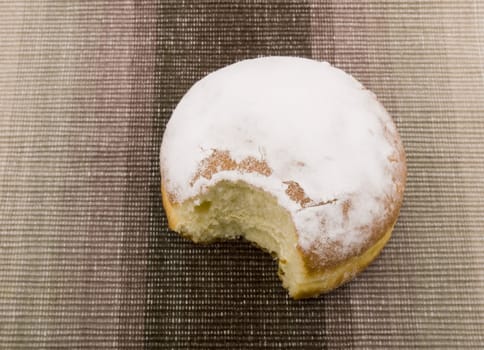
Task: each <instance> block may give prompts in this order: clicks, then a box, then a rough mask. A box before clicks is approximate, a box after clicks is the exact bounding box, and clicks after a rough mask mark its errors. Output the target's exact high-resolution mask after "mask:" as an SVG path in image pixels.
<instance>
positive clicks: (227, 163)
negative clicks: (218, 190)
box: [191, 149, 272, 185]
mask: <svg viewBox="0 0 484 350" xmlns="http://www.w3.org/2000/svg"><path fill="white" fill-rule="evenodd" d="M230 170H239V171H241V172H243V173H259V174H261V175H264V176H270V175H271V174H272V169H271V168H270V167H269V165H267V162H266V161H265V160H258V159H256V158H254V157H247V158H244V159H243V160H242V161H241V162H236V161H235V160H234V159H233V158H232V157H231V156H230V152H229V151H226V150H218V149H215V150H213V152H212V154H211V155H210V156H208V157H207V158H205V159H203V160H202V161H201V162H200V166H199V169H198V172H197V174H196V175H195V176H194V177H193V179H192V181H191V185H193V184H194V183H195V182H196V181H197V180H198V179H200V178H201V177H203V178H206V179H208V180H210V179H211V178H212V176H213V175H214V174H216V173H218V172H221V171H230Z"/></svg>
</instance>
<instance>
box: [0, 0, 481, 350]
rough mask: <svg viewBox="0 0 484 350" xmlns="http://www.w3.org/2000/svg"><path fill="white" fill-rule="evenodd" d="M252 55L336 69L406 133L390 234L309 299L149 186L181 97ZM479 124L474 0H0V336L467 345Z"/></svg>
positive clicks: (12, 345) (244, 344)
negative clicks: (182, 231) (184, 217)
mask: <svg viewBox="0 0 484 350" xmlns="http://www.w3.org/2000/svg"><path fill="white" fill-rule="evenodd" d="M260 55H297V56H304V57H313V58H317V59H324V60H328V61H330V62H332V63H333V64H335V65H336V66H338V67H340V68H343V69H344V70H346V71H348V72H350V73H352V74H353V75H354V76H355V77H356V78H358V79H359V80H361V81H362V82H363V83H364V84H365V85H366V86H367V87H368V88H370V89H372V90H373V91H374V92H375V93H376V94H377V96H378V97H379V98H380V100H381V101H382V102H383V104H384V105H385V106H386V108H387V109H388V111H389V112H390V114H391V115H392V116H393V117H394V119H395V121H396V123H397V126H398V128H399V130H400V133H401V136H402V139H403V142H404V144H405V147H406V150H407V156H408V168H409V174H408V175H409V176H408V185H407V190H406V196H405V203H404V206H403V209H402V212H401V217H400V220H399V222H398V225H397V226H396V229H395V231H394V236H393V238H392V240H391V241H390V243H389V244H388V246H387V248H386V249H385V250H384V252H383V253H382V255H381V257H380V258H379V259H378V260H377V261H376V262H375V263H374V264H372V265H371V266H370V267H369V268H368V270H367V271H366V272H365V273H363V274H362V275H361V276H359V277H358V278H357V279H356V280H355V281H353V282H352V283H350V284H348V285H346V286H344V287H342V288H340V289H338V290H336V291H334V292H333V293H331V294H328V295H326V296H322V297H320V298H317V299H313V300H306V301H298V302H295V301H292V300H290V299H289V298H288V297H287V295H286V292H285V291H284V290H283V289H282V287H281V285H280V283H279V281H278V278H277V277H276V265H275V263H274V262H273V261H272V260H271V258H270V257H269V256H268V255H266V254H264V253H262V252H260V251H258V250H257V249H255V248H253V247H252V246H250V245H249V244H247V243H244V242H229V243H220V244H215V245H212V246H207V247H200V246H195V245H193V244H191V243H190V242H188V241H186V240H184V239H181V238H179V237H178V236H177V235H176V234H174V233H173V232H170V231H169V230H168V229H167V226H166V219H165V216H164V213H163V211H162V208H161V206H160V195H159V180H160V179H159V172H158V167H159V163H158V151H159V145H160V142H161V137H162V133H163V130H164V126H165V124H166V122H167V120H168V118H169V117H170V114H171V112H172V110H173V108H174V107H175V105H176V103H177V101H178V100H179V99H180V98H181V96H182V95H183V94H184V92H185V91H186V90H187V88H188V87H190V86H191V84H193V83H194V82H195V81H196V80H197V79H199V78H201V77H202V76H203V75H205V74H206V73H208V72H210V71H212V70H214V69H217V68H219V67H222V66H224V65H226V64H229V63H232V62H234V61H236V60H240V59H243V58H248V57H256V56H260ZM483 140H484V3H483V2H482V1H481V0H462V1H450V0H433V1H430V0H429V1H408V0H391V1H384V0H381V1H375V0H364V1H358V0H345V1H321V2H320V1H316V0H311V1H296V0H294V1H276V0H271V1H260V0H251V1H249V0H246V1H215V0H212V1H175V0H173V1H154V0H152V1H150V0H143V1H134V0H131V1H108V0H104V1H102V0H98V1H80V0H79V1H75V0H73V1H61V0H59V1H48V0H44V1H7V0H0V348H1V349H17V348H18V349H20V348H59V349H76V348H157V347H158V348H171V349H186V348H192V349H202V348H205V349H208V348H226V349H247V348H269V349H296V348H297V349H324V348H345V349H351V348H355V349H356V348H358V349H359V348H368V349H376V348H381V349H389V348H439V349H442V348H450V349H463V348H475V349H478V348H481V349H482V348H484V272H483V268H484V209H483V207H484V141H483ZM288 147H290V144H288Z"/></svg>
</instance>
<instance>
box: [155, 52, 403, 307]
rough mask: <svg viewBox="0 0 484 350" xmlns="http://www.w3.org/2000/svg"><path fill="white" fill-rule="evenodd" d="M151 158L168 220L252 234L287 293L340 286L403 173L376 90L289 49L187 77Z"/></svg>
mask: <svg viewBox="0 0 484 350" xmlns="http://www.w3.org/2000/svg"><path fill="white" fill-rule="evenodd" d="M160 166H161V190H162V199H163V205H164V208H165V211H166V214H167V218H168V223H169V227H170V228H171V229H172V230H174V231H177V232H179V233H180V234H181V235H183V236H185V237H187V238H189V239H191V240H193V241H194V242H211V241H214V240H220V239H231V238H237V237H244V238H245V239H247V240H249V241H250V242H253V243H255V244H256V245H257V246H259V247H261V248H262V249H264V250H266V251H268V252H270V253H272V254H273V255H274V257H276V258H277V260H278V265H279V276H280V278H281V280H282V282H283V285H284V287H285V288H287V289H288V291H289V294H290V295H291V296H292V297H293V298H295V299H298V298H305V297H313V296H317V295H319V294H321V293H324V292H328V291H330V290H332V289H334V288H336V287H338V286H339V285H341V284H342V283H344V282H346V281H348V280H350V279H351V278H353V277H354V276H355V275H356V274H357V273H358V272H360V271H362V270H363V269H364V268H365V267H366V266H367V265H368V264H369V263H370V262H371V261H373V260H374V259H375V258H376V257H377V255H378V254H379V252H380V251H381V249H382V248H383V246H384V245H385V244H386V243H387V241H388V239H389V238H390V235H391V232H392V229H393V226H394V224H395V222H396V220H397V217H398V213H399V210H400V206H401V204H402V200H403V191H404V187H405V179H406V161H405V152H404V149H403V146H402V143H401V141H400V137H399V135H398V132H397V130H396V128H395V125H394V124H393V122H392V119H391V117H390V116H389V115H388V113H387V112H386V110H385V109H384V108H383V106H382V105H381V104H380V103H379V102H378V101H377V99H376V97H375V95H374V94H373V93H372V92H370V91H368V90H367V89H365V88H364V87H363V86H362V85H361V84H360V83H359V82H358V81H356V80H355V79H354V78H353V77H351V76H350V75H348V74H346V73H344V72H343V71H342V70H340V69H337V68H334V67H332V66H331V65H330V64H328V63H326V62H318V61H314V60H310V59H304V58H296V57H264V58H257V59H249V60H245V61H241V62H237V63H235V64H232V65H230V66H227V67H225V68H222V69H220V70H217V71H215V72H213V73H211V74H209V75H207V76H206V77H204V78H203V79H201V80H200V81H198V82H197V83H195V84H194V85H193V86H192V87H191V88H190V90H189V91H188V92H187V93H186V95H185V96H184V97H183V98H182V100H181V101H180V103H179V104H178V106H177V107H176V109H175V110H174V112H173V114H172V116H171V119H170V120H169V122H168V124H167V126H166V130H165V133H164V136H163V142H162V145H161V153H160ZM227 258H228V259H230V257H227Z"/></svg>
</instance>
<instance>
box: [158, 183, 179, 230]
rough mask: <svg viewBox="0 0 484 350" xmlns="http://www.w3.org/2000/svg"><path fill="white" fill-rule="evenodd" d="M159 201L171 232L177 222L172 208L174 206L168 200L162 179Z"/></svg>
mask: <svg viewBox="0 0 484 350" xmlns="http://www.w3.org/2000/svg"><path fill="white" fill-rule="evenodd" d="M161 200H162V203H163V208H165V213H166V218H167V219H168V227H169V228H170V229H171V230H175V228H176V226H177V222H178V220H177V218H176V217H175V211H174V210H173V206H174V205H176V204H175V203H174V202H173V201H171V200H170V195H169V193H168V191H166V189H165V183H164V181H163V179H162V180H161Z"/></svg>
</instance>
